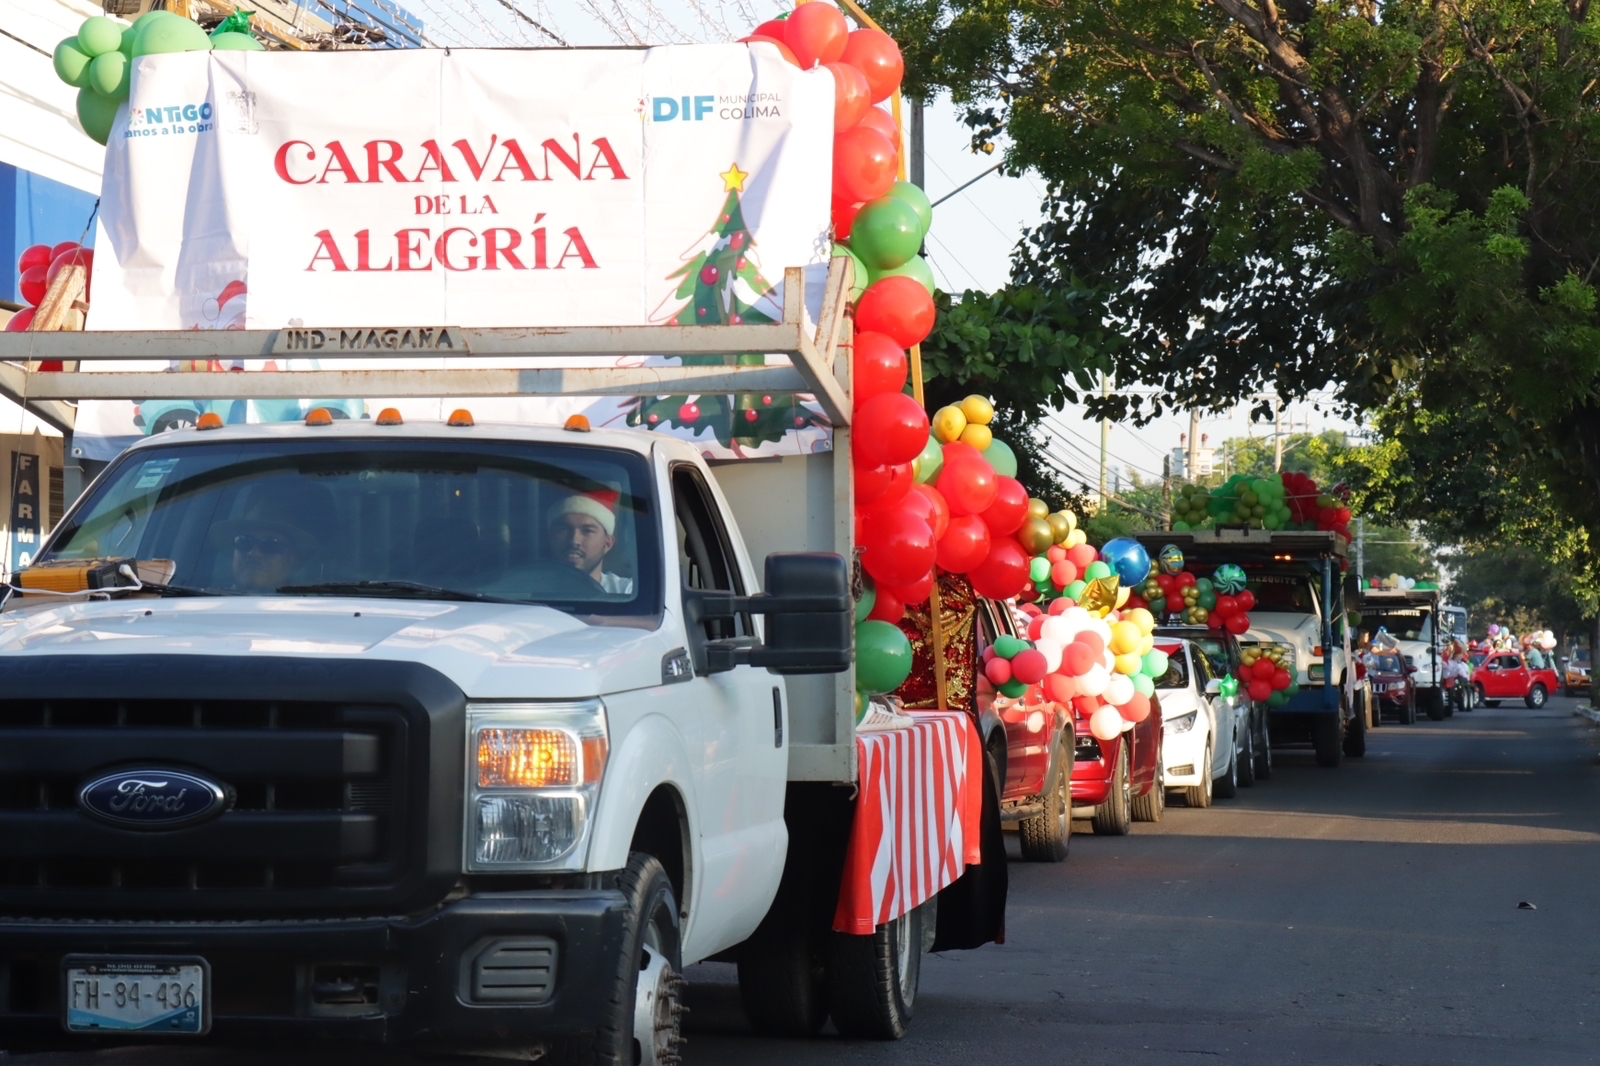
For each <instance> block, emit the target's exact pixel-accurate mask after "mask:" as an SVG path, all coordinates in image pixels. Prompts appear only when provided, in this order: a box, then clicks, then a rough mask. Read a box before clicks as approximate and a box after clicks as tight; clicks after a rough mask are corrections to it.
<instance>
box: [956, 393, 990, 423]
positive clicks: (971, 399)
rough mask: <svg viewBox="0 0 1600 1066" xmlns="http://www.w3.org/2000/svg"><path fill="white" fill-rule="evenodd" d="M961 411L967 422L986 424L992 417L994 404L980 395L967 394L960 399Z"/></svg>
mask: <svg viewBox="0 0 1600 1066" xmlns="http://www.w3.org/2000/svg"><path fill="white" fill-rule="evenodd" d="M961 413H962V414H964V415H966V416H967V421H968V422H969V423H970V422H976V423H977V424H978V425H980V426H987V425H988V424H989V422H990V420H992V419H993V418H994V404H992V403H990V402H989V401H988V399H986V398H985V397H982V396H968V397H967V398H966V399H965V400H962V401H961Z"/></svg>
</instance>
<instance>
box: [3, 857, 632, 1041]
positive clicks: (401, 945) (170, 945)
mask: <svg viewBox="0 0 1600 1066" xmlns="http://www.w3.org/2000/svg"><path fill="white" fill-rule="evenodd" d="M625 920H626V902H625V900H624V898H623V896H622V894H621V893H620V892H614V891H606V890H598V889H596V890H590V889H570V890H568V889H556V890H546V891H529V892H514V893H492V894H481V895H476V896H471V897H468V898H465V899H461V900H458V901H456V902H453V903H449V904H446V905H444V906H442V907H440V908H439V909H438V910H436V911H434V912H432V913H430V914H428V915H426V916H423V917H418V918H363V919H336V920H320V921H319V920H294V921H259V922H252V921H237V922H227V921H204V922H166V921H130V922H116V921H86V920H45V919H20V918H4V917H0V1049H10V1050H15V1049H17V1048H19V1047H30V1046H54V1047H63V1046H65V1047H71V1046H74V1045H77V1046H90V1045H94V1044H103V1043H111V1042H116V1043H124V1044H125V1043H129V1042H131V1041H134V1040H139V1039H150V1038H141V1037H138V1036H134V1035H127V1034H123V1035H119V1036H116V1037H101V1036H97V1035H84V1034H78V1033H66V1032H64V1031H63V1029H62V1017H63V1011H62V1005H61V995H62V992H61V960H62V957H63V956H65V955H84V954H91V955H137V956H149V955H198V956H200V957H202V958H204V959H206V960H207V961H208V962H209V963H210V966H211V975H212V976H211V1001H212V1029H211V1033H210V1035H209V1037H205V1038H199V1039H204V1040H214V1041H216V1042H219V1043H244V1042H249V1043H260V1042H266V1041H271V1042H279V1041H296V1040H299V1041H303V1040H306V1039H331V1040H358V1041H366V1042H370V1043H379V1044H399V1043H406V1044H428V1045H434V1046H440V1047H448V1048H458V1049H471V1048H494V1047H501V1048H509V1047H527V1046H530V1045H536V1044H540V1043H543V1042H545V1041H548V1040H550V1039H553V1038H560V1037H563V1036H571V1035H579V1034H582V1033H586V1032H593V1031H594V1029H595V1027H596V1026H597V1025H598V1024H600V1022H601V1021H602V1018H603V1015H604V1012H605V1011H606V1007H607V1003H608V1002H609V1000H610V998H611V990H612V987H613V982H614V980H615V978H616V973H617V960H618V958H619V957H620V955H621V952H622V945H623V939H624V925H625ZM539 937H548V938H550V940H552V941H553V942H554V944H555V955H554V961H555V972H554V980H553V983H552V986H551V989H550V991H549V993H548V996H547V998H545V999H543V1001H542V1002H518V1003H505V1002H494V1003H489V1002H482V1001H481V997H478V996H476V995H475V993H474V990H473V975H472V971H473V968H474V960H476V959H479V958H481V957H483V956H484V953H485V952H486V951H489V950H492V949H493V948H494V947H495V946H496V945H497V944H499V943H501V942H510V941H521V942H525V941H527V940H528V939H529V938H539ZM352 975H353V983H354V984H355V985H357V986H359V987H362V988H366V989H367V991H366V993H365V998H366V999H367V1000H368V1002H350V1000H351V999H352V998H354V999H357V1000H359V999H361V998H362V993H361V992H360V991H358V992H356V993H355V994H354V996H353V997H352V995H350V994H348V993H347V994H345V995H344V996H343V997H342V998H343V1000H344V1001H343V1002H329V1001H328V999H329V988H330V987H331V986H333V985H337V984H339V982H340V981H348V980H350V979H352ZM368 978H370V979H371V983H370V984H367V983H366V982H367V980H368ZM332 998H335V999H338V998H341V997H339V996H338V995H337V994H335V995H333V997H332ZM169 1039H172V1040H174V1041H182V1040H189V1041H194V1040H196V1039H197V1038H195V1037H187V1038H185V1037H174V1038H169Z"/></svg>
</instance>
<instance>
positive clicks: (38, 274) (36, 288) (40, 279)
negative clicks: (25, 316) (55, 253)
mask: <svg viewBox="0 0 1600 1066" xmlns="http://www.w3.org/2000/svg"><path fill="white" fill-rule="evenodd" d="M48 270H49V267H42V266H33V267H29V268H28V269H27V270H24V271H23V272H22V276H21V277H19V278H18V279H17V291H18V292H20V293H21V294H22V298H23V299H24V300H26V301H27V302H28V303H30V304H32V305H33V306H35V307H38V306H39V301H40V300H43V299H44V294H45V290H46V289H48V288H49V287H50V283H49V282H48V281H46V280H45V274H46V272H47V271H48Z"/></svg>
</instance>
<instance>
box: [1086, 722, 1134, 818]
mask: <svg viewBox="0 0 1600 1066" xmlns="http://www.w3.org/2000/svg"><path fill="white" fill-rule="evenodd" d="M1129 744H1130V741H1129V739H1128V738H1126V737H1124V738H1123V741H1122V743H1121V744H1118V745H1117V765H1116V766H1115V767H1114V768H1113V769H1112V771H1111V786H1110V787H1109V788H1107V789H1106V798H1105V801H1104V802H1103V803H1101V804H1100V806H1098V807H1096V808H1095V809H1094V823H1093V824H1094V832H1095V835H1096V836H1102V837H1107V836H1109V837H1120V836H1127V835H1128V830H1129V829H1131V828H1132V827H1133V772H1132V771H1131V770H1130V769H1129V768H1128V747H1129Z"/></svg>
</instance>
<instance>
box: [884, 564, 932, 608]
mask: <svg viewBox="0 0 1600 1066" xmlns="http://www.w3.org/2000/svg"><path fill="white" fill-rule="evenodd" d="M889 591H890V592H891V593H892V594H893V595H894V598H895V599H897V600H899V601H900V602H901V603H903V604H905V605H906V606H907V607H909V606H911V605H912V604H915V603H927V602H928V596H929V594H930V593H932V592H933V570H932V568H931V567H930V568H929V570H928V572H927V573H925V574H923V575H922V576H921V577H919V578H917V579H916V580H915V581H913V582H911V584H909V585H901V586H900V587H899V588H894V589H890V590H889Z"/></svg>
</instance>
